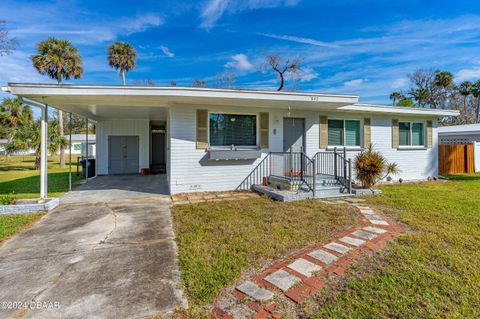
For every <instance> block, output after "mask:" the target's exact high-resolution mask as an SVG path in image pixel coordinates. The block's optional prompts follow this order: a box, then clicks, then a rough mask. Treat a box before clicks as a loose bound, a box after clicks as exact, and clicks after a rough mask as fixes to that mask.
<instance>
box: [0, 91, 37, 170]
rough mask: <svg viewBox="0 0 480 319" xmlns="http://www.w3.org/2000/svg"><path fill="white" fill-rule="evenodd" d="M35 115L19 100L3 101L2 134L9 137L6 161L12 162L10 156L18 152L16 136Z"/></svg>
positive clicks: (7, 99) (0, 122) (0, 117)
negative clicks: (15, 141)
mask: <svg viewBox="0 0 480 319" xmlns="http://www.w3.org/2000/svg"><path fill="white" fill-rule="evenodd" d="M32 118H33V113H32V110H31V109H30V107H29V106H27V105H24V104H22V103H21V102H20V100H19V99H18V98H14V99H10V98H5V99H3V102H2V104H1V105H0V124H1V126H2V134H5V135H6V137H7V145H6V147H5V160H6V161H9V160H10V154H11V153H12V152H14V151H16V150H18V147H16V145H15V143H14V139H15V134H17V133H18V131H19V129H20V127H21V126H24V125H27V124H28V123H29V122H31V121H32Z"/></svg>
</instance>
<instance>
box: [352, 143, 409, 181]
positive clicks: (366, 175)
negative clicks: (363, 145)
mask: <svg viewBox="0 0 480 319" xmlns="http://www.w3.org/2000/svg"><path fill="white" fill-rule="evenodd" d="M353 166H354V169H355V173H356V175H357V180H359V181H360V183H362V187H365V188H371V187H372V186H373V185H375V184H376V183H378V182H379V181H380V180H382V179H384V178H385V177H387V176H388V175H390V174H398V173H399V172H400V170H399V169H398V165H397V164H396V163H388V162H387V159H386V158H385V157H383V155H382V153H380V152H378V151H375V150H374V149H373V145H372V144H370V145H369V146H368V148H367V149H365V150H363V151H362V152H361V153H359V154H358V155H357V156H356V157H355V160H354V163H353Z"/></svg>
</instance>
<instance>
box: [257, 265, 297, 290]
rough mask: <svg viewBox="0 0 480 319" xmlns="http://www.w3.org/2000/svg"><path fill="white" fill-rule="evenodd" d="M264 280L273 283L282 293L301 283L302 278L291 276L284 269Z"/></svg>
mask: <svg viewBox="0 0 480 319" xmlns="http://www.w3.org/2000/svg"><path fill="white" fill-rule="evenodd" d="M264 280H265V281H267V282H269V283H271V284H272V285H274V286H275V287H277V288H279V289H280V290H282V291H287V290H288V289H290V288H292V287H293V286H294V285H295V284H297V283H299V282H300V281H301V280H300V278H298V277H296V276H294V275H291V274H289V273H288V272H286V271H285V270H282V269H280V270H277V271H276V272H274V273H273V274H271V275H269V276H267V277H265V278H264Z"/></svg>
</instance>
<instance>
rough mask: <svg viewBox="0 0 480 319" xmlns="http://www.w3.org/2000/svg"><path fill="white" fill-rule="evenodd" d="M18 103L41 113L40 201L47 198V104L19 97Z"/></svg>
mask: <svg viewBox="0 0 480 319" xmlns="http://www.w3.org/2000/svg"><path fill="white" fill-rule="evenodd" d="M19 99H20V102H21V103H24V104H26V105H29V106H32V107H38V108H40V109H41V111H42V117H41V123H40V200H41V201H45V199H47V197H48V159H47V156H48V104H41V103H38V102H36V101H31V100H29V99H26V98H22V97H19Z"/></svg>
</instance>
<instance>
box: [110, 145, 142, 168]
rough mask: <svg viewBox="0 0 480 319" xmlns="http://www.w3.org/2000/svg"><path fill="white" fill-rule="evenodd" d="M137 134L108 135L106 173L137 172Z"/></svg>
mask: <svg viewBox="0 0 480 319" xmlns="http://www.w3.org/2000/svg"><path fill="white" fill-rule="evenodd" d="M138 145H139V143H138V136H109V137H108V173H109V174H136V173H138V172H139V166H138V164H139V160H138V157H139V148H138Z"/></svg>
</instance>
